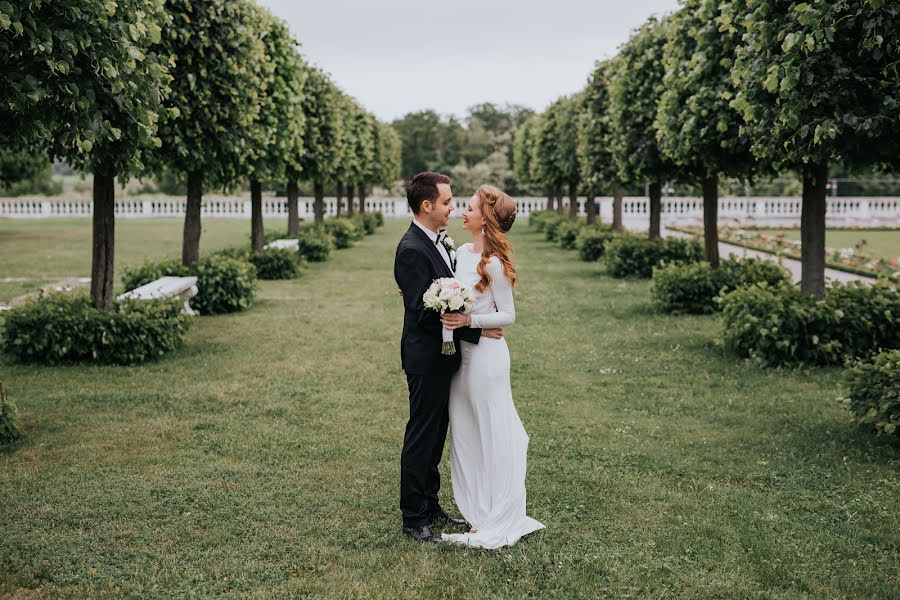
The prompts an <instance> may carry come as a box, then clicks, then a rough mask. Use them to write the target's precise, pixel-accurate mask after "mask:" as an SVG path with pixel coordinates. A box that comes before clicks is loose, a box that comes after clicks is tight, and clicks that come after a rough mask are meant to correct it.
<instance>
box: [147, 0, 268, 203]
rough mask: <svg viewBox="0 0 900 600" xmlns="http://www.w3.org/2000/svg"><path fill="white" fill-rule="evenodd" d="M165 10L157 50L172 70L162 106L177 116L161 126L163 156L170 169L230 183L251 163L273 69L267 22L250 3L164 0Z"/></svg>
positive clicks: (220, 182) (243, 0)
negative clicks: (168, 22) (164, 24)
mask: <svg viewBox="0 0 900 600" xmlns="http://www.w3.org/2000/svg"><path fill="white" fill-rule="evenodd" d="M166 9H167V10H168V12H169V14H170V15H171V16H172V25H171V26H170V27H167V28H165V29H164V30H163V32H162V39H161V41H160V43H159V45H158V48H159V52H160V53H161V54H164V55H168V56H169V57H171V61H172V63H173V65H174V68H173V69H172V75H173V77H174V79H173V81H172V84H171V87H172V94H171V95H170V97H169V101H168V102H167V104H168V105H170V106H171V107H173V108H174V109H176V110H177V111H178V112H179V113H180V117H179V118H178V119H172V120H167V121H166V122H164V123H163V124H162V125H161V126H160V137H161V138H162V141H163V144H162V148H160V156H161V158H162V161H163V162H164V163H165V164H166V166H167V167H169V168H171V169H174V170H178V171H183V172H200V173H202V174H203V177H204V180H205V181H209V182H211V183H212V184H214V185H216V184H217V185H223V186H229V185H232V184H233V183H235V182H236V181H237V180H238V179H239V178H241V177H243V176H245V175H246V173H247V171H248V168H249V167H248V163H249V162H251V161H252V160H253V159H254V158H255V153H254V147H255V142H256V140H257V138H258V136H259V131H258V129H259V127H260V124H259V120H260V111H261V108H262V106H263V95H264V94H265V93H266V88H267V85H268V83H269V77H270V75H271V72H272V71H271V67H270V66H269V65H268V63H267V60H266V44H265V39H264V34H265V31H266V22H265V21H266V19H265V18H264V14H263V13H262V11H260V10H258V9H257V8H256V6H255V4H252V3H250V2H248V1H247V0H206V1H204V2H193V1H191V0H167V2H166Z"/></svg>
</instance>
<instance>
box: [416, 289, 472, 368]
mask: <svg viewBox="0 0 900 600" xmlns="http://www.w3.org/2000/svg"><path fill="white" fill-rule="evenodd" d="M422 299H423V300H424V301H425V308H430V309H431V310H436V311H438V312H439V313H441V314H444V313H446V312H466V311H469V310H472V307H473V306H475V292H473V291H472V288H469V287H466V286H464V285H463V284H461V283H460V282H459V281H458V280H456V279H453V278H452V277H442V278H440V279H435V280H434V283H432V284H431V287H429V288H428V289H427V290H426V291H425V295H424V296H422ZM441 338H442V340H443V342H444V345H443V346H441V354H445V355H448V356H449V355H451V354H456V346H454V345H453V331H451V330H450V329H447V328H446V327H442V328H441Z"/></svg>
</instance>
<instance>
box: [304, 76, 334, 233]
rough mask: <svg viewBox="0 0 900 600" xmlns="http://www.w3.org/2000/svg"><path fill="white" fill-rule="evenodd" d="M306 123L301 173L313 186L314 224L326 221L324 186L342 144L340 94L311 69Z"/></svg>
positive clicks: (332, 85) (305, 111)
mask: <svg viewBox="0 0 900 600" xmlns="http://www.w3.org/2000/svg"><path fill="white" fill-rule="evenodd" d="M303 92H304V93H303V113H304V115H305V120H306V137H305V143H304V152H303V159H302V161H301V164H302V166H303V169H302V172H303V177H304V179H308V180H309V181H311V182H312V184H313V196H314V203H313V210H314V213H315V220H316V223H322V222H324V220H325V183H326V182H329V181H334V178H335V175H336V172H337V168H338V165H339V164H340V158H341V155H340V153H341V152H342V150H343V144H342V143H341V139H340V135H341V132H340V126H341V123H340V118H339V115H338V110H339V109H338V103H339V102H340V101H341V100H340V92H339V91H338V90H337V88H336V87H335V86H334V84H332V83H331V81H330V80H329V79H328V77H327V76H326V75H325V74H324V73H323V72H322V71H320V70H318V69H310V70H309V71H308V73H307V78H306V83H305V85H304V87H303Z"/></svg>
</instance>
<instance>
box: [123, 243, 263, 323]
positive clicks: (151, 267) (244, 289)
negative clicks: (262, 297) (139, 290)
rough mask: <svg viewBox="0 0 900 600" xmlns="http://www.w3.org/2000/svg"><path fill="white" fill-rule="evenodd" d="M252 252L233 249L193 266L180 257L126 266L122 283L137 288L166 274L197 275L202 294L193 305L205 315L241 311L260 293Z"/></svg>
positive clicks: (194, 299) (131, 288)
mask: <svg viewBox="0 0 900 600" xmlns="http://www.w3.org/2000/svg"><path fill="white" fill-rule="evenodd" d="M248 254H249V253H248V252H247V251H246V250H242V249H240V248H230V249H228V250H224V251H222V252H218V253H215V254H212V255H210V256H207V257H205V258H202V259H200V262H199V263H197V266H196V267H195V268H193V269H191V268H189V267H185V266H184V265H182V264H181V262H180V261H177V260H167V261H162V262H150V263H145V264H143V265H141V266H139V267H134V268H129V269H125V273H124V274H123V275H122V284H123V285H124V286H125V289H126V290H133V289H134V288H136V287H140V286H142V285H144V284H147V283H150V282H151V281H154V280H156V279H159V278H160V277H162V276H164V275H175V276H179V277H184V276H187V275H196V276H197V288H198V289H199V293H198V294H197V295H196V296H195V297H194V298H192V299H191V306H192V307H193V308H194V309H195V310H197V311H198V312H199V313H200V314H201V315H216V314H223V313H230V312H238V311H242V310H245V309H247V308H248V307H249V306H250V305H251V304H252V303H253V297H254V295H255V293H256V267H254V266H253V264H252V263H251V262H249V259H247V258H244V257H246V256H247V255H248Z"/></svg>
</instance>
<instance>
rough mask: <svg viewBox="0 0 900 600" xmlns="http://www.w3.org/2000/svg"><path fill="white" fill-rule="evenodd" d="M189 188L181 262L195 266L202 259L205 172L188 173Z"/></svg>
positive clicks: (188, 265)
mask: <svg viewBox="0 0 900 600" xmlns="http://www.w3.org/2000/svg"><path fill="white" fill-rule="evenodd" d="M187 188H188V189H187V206H186V208H185V213H184V241H183V243H182V246H181V264H183V265H184V266H186V267H193V266H195V265H196V264H197V262H198V261H199V260H200V205H201V203H202V202H203V173H201V172H200V171H191V172H190V173H188V181H187Z"/></svg>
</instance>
